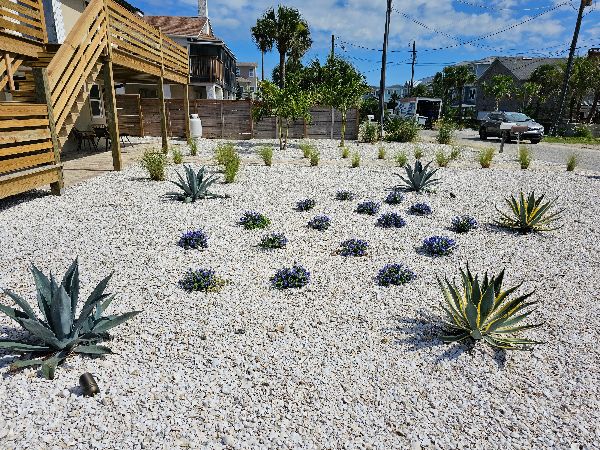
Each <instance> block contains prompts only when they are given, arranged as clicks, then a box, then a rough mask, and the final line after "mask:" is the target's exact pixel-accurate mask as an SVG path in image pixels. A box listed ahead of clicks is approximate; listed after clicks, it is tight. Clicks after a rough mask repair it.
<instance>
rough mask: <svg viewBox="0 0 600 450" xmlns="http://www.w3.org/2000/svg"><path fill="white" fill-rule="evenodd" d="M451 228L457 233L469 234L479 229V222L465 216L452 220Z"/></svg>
mask: <svg viewBox="0 0 600 450" xmlns="http://www.w3.org/2000/svg"><path fill="white" fill-rule="evenodd" d="M451 228H452V230H453V231H456V232H457V233H468V232H469V231H471V230H473V229H475V228H477V221H476V220H475V219H474V218H473V217H471V216H468V215H466V214H463V215H461V216H456V217H453V218H452V226H451Z"/></svg>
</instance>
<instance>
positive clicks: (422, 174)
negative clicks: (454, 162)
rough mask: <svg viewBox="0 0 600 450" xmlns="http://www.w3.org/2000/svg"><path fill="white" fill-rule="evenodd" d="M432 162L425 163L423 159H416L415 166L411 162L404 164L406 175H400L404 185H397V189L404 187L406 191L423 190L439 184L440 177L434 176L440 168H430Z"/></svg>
mask: <svg viewBox="0 0 600 450" xmlns="http://www.w3.org/2000/svg"><path fill="white" fill-rule="evenodd" d="M430 164H431V162H428V163H427V164H425V165H423V164H422V163H421V161H419V160H416V161H415V166H414V168H413V167H411V166H410V165H409V164H407V165H406V166H404V171H405V172H406V177H403V176H402V175H398V176H399V177H400V179H401V180H402V182H403V183H404V185H403V186H396V187H395V189H404V190H405V191H414V192H421V191H425V190H429V189H431V188H432V187H433V186H435V185H437V184H439V182H440V179H439V178H434V175H435V173H436V172H437V171H438V169H431V170H430V169H429V165H430Z"/></svg>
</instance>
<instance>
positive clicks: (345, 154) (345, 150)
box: [342, 146, 350, 159]
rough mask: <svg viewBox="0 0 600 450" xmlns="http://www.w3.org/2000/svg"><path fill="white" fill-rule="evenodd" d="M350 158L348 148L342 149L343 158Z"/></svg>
mask: <svg viewBox="0 0 600 450" xmlns="http://www.w3.org/2000/svg"><path fill="white" fill-rule="evenodd" d="M349 157H350V149H349V148H348V147H345V146H344V147H342V158H344V159H348V158H349Z"/></svg>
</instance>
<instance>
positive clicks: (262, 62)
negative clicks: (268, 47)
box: [260, 50, 265, 81]
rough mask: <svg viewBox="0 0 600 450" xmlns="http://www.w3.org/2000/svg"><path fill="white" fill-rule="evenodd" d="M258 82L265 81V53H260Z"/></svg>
mask: <svg viewBox="0 0 600 450" xmlns="http://www.w3.org/2000/svg"><path fill="white" fill-rule="evenodd" d="M260 72H261V73H260V81H265V52H264V50H261V51H260Z"/></svg>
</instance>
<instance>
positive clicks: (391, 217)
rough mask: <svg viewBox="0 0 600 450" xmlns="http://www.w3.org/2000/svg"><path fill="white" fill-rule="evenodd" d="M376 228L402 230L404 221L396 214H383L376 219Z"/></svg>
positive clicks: (404, 224)
mask: <svg viewBox="0 0 600 450" xmlns="http://www.w3.org/2000/svg"><path fill="white" fill-rule="evenodd" d="M377 226H379V227H381V228H402V227H403V226H406V221H405V220H404V219H403V218H402V217H400V215H399V214H398V213H395V212H391V213H385V214H382V215H381V216H380V217H379V218H378V219H377Z"/></svg>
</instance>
